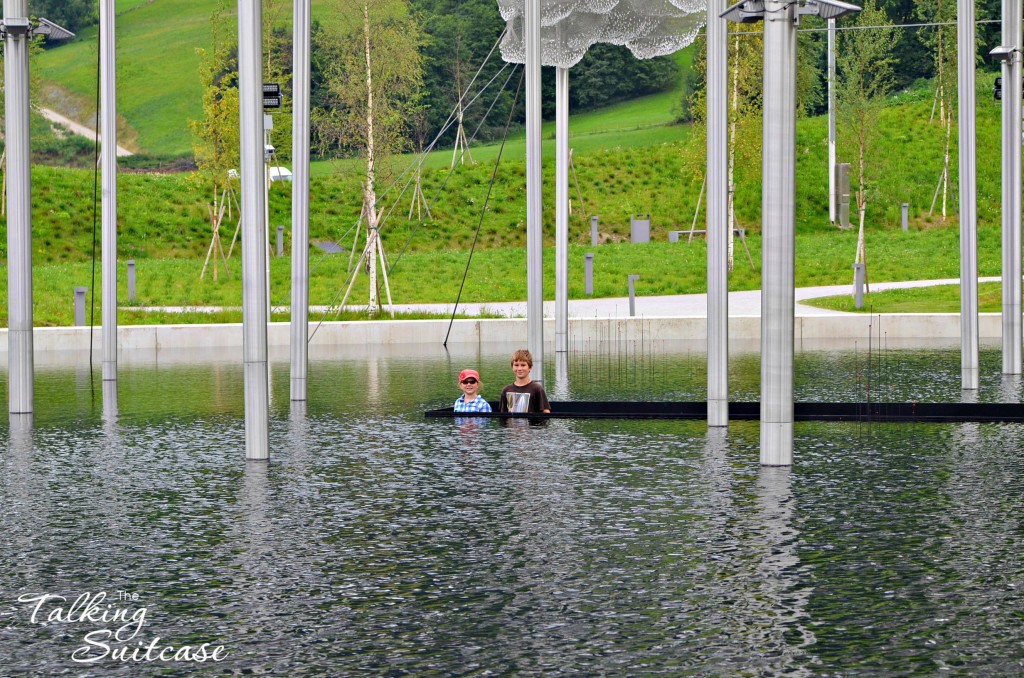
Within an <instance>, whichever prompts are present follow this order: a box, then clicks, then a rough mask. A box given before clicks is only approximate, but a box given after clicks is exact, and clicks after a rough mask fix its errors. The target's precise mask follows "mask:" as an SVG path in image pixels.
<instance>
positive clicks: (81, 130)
mask: <svg viewBox="0 0 1024 678" xmlns="http://www.w3.org/2000/svg"><path fill="white" fill-rule="evenodd" d="M39 113H40V114H42V116H43V117H44V118H46V119H47V120H49V121H50V122H55V123H57V124H58V125H60V126H61V127H64V128H65V129H67V130H68V131H69V132H72V133H73V134H79V135H81V136H83V137H88V138H89V139H95V138H96V131H95V130H91V129H89V128H88V127H86V126H85V125H80V124H78V123H77V122H75V121H74V120H70V119H68V118H65V117H64V116H63V115H61V114H60V113H58V112H57V111H54V110H51V109H49V108H40V109H39ZM117 154H118V155H119V156H127V155H132V152H131V151H129V150H128V149H127V148H122V147H121V146H118V147H117Z"/></svg>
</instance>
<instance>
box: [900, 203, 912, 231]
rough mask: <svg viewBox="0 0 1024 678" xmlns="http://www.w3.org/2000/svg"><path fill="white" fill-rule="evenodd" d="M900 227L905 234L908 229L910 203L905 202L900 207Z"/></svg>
mask: <svg viewBox="0 0 1024 678" xmlns="http://www.w3.org/2000/svg"><path fill="white" fill-rule="evenodd" d="M900 215H901V216H900V226H901V227H902V228H903V232H904V233H906V232H907V230H908V229H909V227H910V203H908V202H905V203H903V204H902V205H900Z"/></svg>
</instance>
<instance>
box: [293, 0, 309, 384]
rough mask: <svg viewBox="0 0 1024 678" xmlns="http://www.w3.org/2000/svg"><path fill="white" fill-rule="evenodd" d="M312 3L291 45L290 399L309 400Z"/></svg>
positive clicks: (299, 4) (301, 3)
mask: <svg viewBox="0 0 1024 678" xmlns="http://www.w3.org/2000/svg"><path fill="white" fill-rule="evenodd" d="M309 5H310V0H295V7H294V10H295V19H294V22H295V25H294V29H293V30H294V36H293V38H292V42H293V44H294V47H293V55H292V64H293V75H292V97H293V99H292V322H291V399H292V400H293V401H294V400H305V399H306V374H307V370H308V367H309V87H310V85H309V82H310V75H309V74H310V65H309V40H310V35H309V34H310V19H309V16H310V14H309V11H310V10H309Z"/></svg>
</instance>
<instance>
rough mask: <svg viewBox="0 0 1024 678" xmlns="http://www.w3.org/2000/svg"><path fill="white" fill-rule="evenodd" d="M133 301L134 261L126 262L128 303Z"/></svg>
mask: <svg viewBox="0 0 1024 678" xmlns="http://www.w3.org/2000/svg"><path fill="white" fill-rule="evenodd" d="M133 301H135V260H134V259H129V260H128V303H129V304H130V303H132V302H133Z"/></svg>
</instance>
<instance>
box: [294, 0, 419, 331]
mask: <svg viewBox="0 0 1024 678" xmlns="http://www.w3.org/2000/svg"><path fill="white" fill-rule="evenodd" d="M328 8H329V9H328V11H329V15H330V16H329V18H328V19H327V20H325V22H324V30H325V41H324V42H325V45H326V49H328V50H329V51H330V58H329V59H325V60H324V61H323V63H324V64H325V69H324V72H323V77H324V85H325V87H324V90H325V92H324V105H323V106H322V107H319V108H316V109H314V110H313V114H312V121H313V129H314V132H315V134H316V138H317V142H318V144H319V146H320V147H321V148H322V149H331V148H333V149H340V150H341V151H342V152H343V153H344V154H346V155H349V156H357V157H361V158H362V159H363V160H364V161H365V165H364V168H365V174H364V177H363V181H362V205H363V207H362V214H363V219H365V222H366V247H365V248H364V250H363V256H362V260H363V261H364V262H365V266H366V270H367V273H368V274H369V277H370V295H369V302H368V311H369V313H370V314H371V315H373V314H375V313H376V312H377V311H379V309H380V300H379V296H378V284H377V268H376V267H377V260H378V257H379V258H380V259H381V261H382V262H383V260H384V257H383V251H382V249H381V242H380V240H379V238H380V226H381V224H380V223H379V214H378V209H377V182H378V178H379V176H380V174H379V170H380V169H381V164H382V160H385V159H386V158H387V157H389V156H392V155H394V154H397V153H400V152H402V151H404V150H407V149H409V148H410V146H411V144H410V134H409V133H410V124H411V122H412V121H413V120H414V119H415V114H416V111H417V108H418V104H419V98H420V93H421V92H420V91H421V87H422V82H423V64H422V59H421V56H420V46H421V45H422V43H423V36H422V33H421V31H420V28H419V25H418V23H417V21H416V19H415V17H414V16H413V15H412V13H411V12H410V9H409V4H408V2H407V1H406V0H373V2H370V1H369V0H332V2H330V3H329V5H328ZM385 176H386V169H385ZM385 284H386V279H385Z"/></svg>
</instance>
